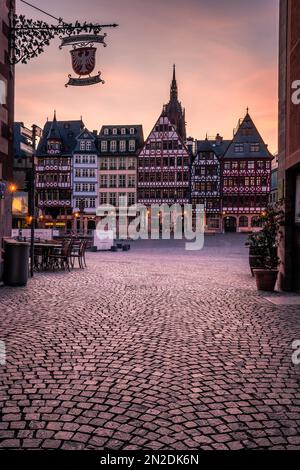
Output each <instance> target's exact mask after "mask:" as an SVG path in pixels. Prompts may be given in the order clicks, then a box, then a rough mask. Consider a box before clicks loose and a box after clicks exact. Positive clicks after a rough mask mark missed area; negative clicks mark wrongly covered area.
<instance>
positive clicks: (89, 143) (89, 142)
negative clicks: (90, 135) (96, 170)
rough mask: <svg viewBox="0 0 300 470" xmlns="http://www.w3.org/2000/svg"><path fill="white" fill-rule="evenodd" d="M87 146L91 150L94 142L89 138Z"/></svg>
mask: <svg viewBox="0 0 300 470" xmlns="http://www.w3.org/2000/svg"><path fill="white" fill-rule="evenodd" d="M85 148H86V150H91V148H92V142H91V141H90V140H87V142H86V146H85Z"/></svg>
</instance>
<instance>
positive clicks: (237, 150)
mask: <svg viewBox="0 0 300 470" xmlns="http://www.w3.org/2000/svg"><path fill="white" fill-rule="evenodd" d="M234 151H235V153H242V152H243V151H244V144H235V146H234Z"/></svg>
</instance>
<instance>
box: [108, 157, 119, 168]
mask: <svg viewBox="0 0 300 470" xmlns="http://www.w3.org/2000/svg"><path fill="white" fill-rule="evenodd" d="M109 169H110V170H116V169H117V162H116V159H115V158H114V157H113V158H110V160H109Z"/></svg>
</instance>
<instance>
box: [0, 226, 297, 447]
mask: <svg viewBox="0 0 300 470" xmlns="http://www.w3.org/2000/svg"><path fill="white" fill-rule="evenodd" d="M245 240H246V237H245V236H244V235H230V234H226V235H215V236H211V237H206V238H205V247H204V249H203V250H202V251H199V252H187V251H185V250H184V249H183V246H184V245H183V242H180V241H178V242H174V241H173V242H170V243H169V242H168V241H158V242H154V241H153V242H151V241H149V242H146V241H143V242H133V243H132V250H130V251H129V252H118V253H110V252H109V253H104V252H103V253H102V252H101V253H88V254H87V262H88V267H87V268H86V269H85V270H80V269H74V270H73V271H72V272H71V273H58V272H54V273H53V272H46V273H37V274H36V275H35V276H34V278H33V279H30V280H29V282H28V285H27V286H26V287H25V288H22V289H16V288H10V287H2V288H0V302H1V311H0V339H1V340H2V341H5V343H6V351H7V355H8V361H7V364H6V365H5V366H1V368H0V390H1V406H2V409H1V421H0V446H1V448H5V449H6V448H7V449H10V448H12V449H13V448H20V449H21V448H26V449H28V448H32V449H36V448H42V449H58V448H59V449H101V448H107V449H112V450H113V449H122V450H123V449H124V450H125V449H128V450H129V449H136V450H137V449H153V450H154V449H156V450H159V449H164V448H171V449H176V450H182V451H184V450H192V449H199V448H200V449H203V450H205V449H207V450H208V449H209V450H212V449H216V450H222V449H224V450H225V449H231V450H239V449H265V448H267V449H281V448H284V449H297V450H300V438H299V434H300V392H299V379H300V367H299V366H298V367H297V366H293V364H292V362H291V355H292V353H293V350H292V343H293V341H294V340H295V339H300V324H299V315H297V313H298V310H299V307H298V306H297V305H283V304H282V305H281V304H277V305H274V303H271V302H269V301H268V300H266V299H265V298H264V296H263V295H262V294H260V293H258V292H257V290H256V286H255V281H254V279H253V278H252V277H251V275H250V271H249V266H248V251H247V249H246V248H245V246H244V242H245ZM274 295H275V296H276V295H277V294H274Z"/></svg>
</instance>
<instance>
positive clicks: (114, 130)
mask: <svg viewBox="0 0 300 470" xmlns="http://www.w3.org/2000/svg"><path fill="white" fill-rule="evenodd" d="M112 133H113V135H117V133H118V129H116V128H115V127H114V128H113V132H112Z"/></svg>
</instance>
